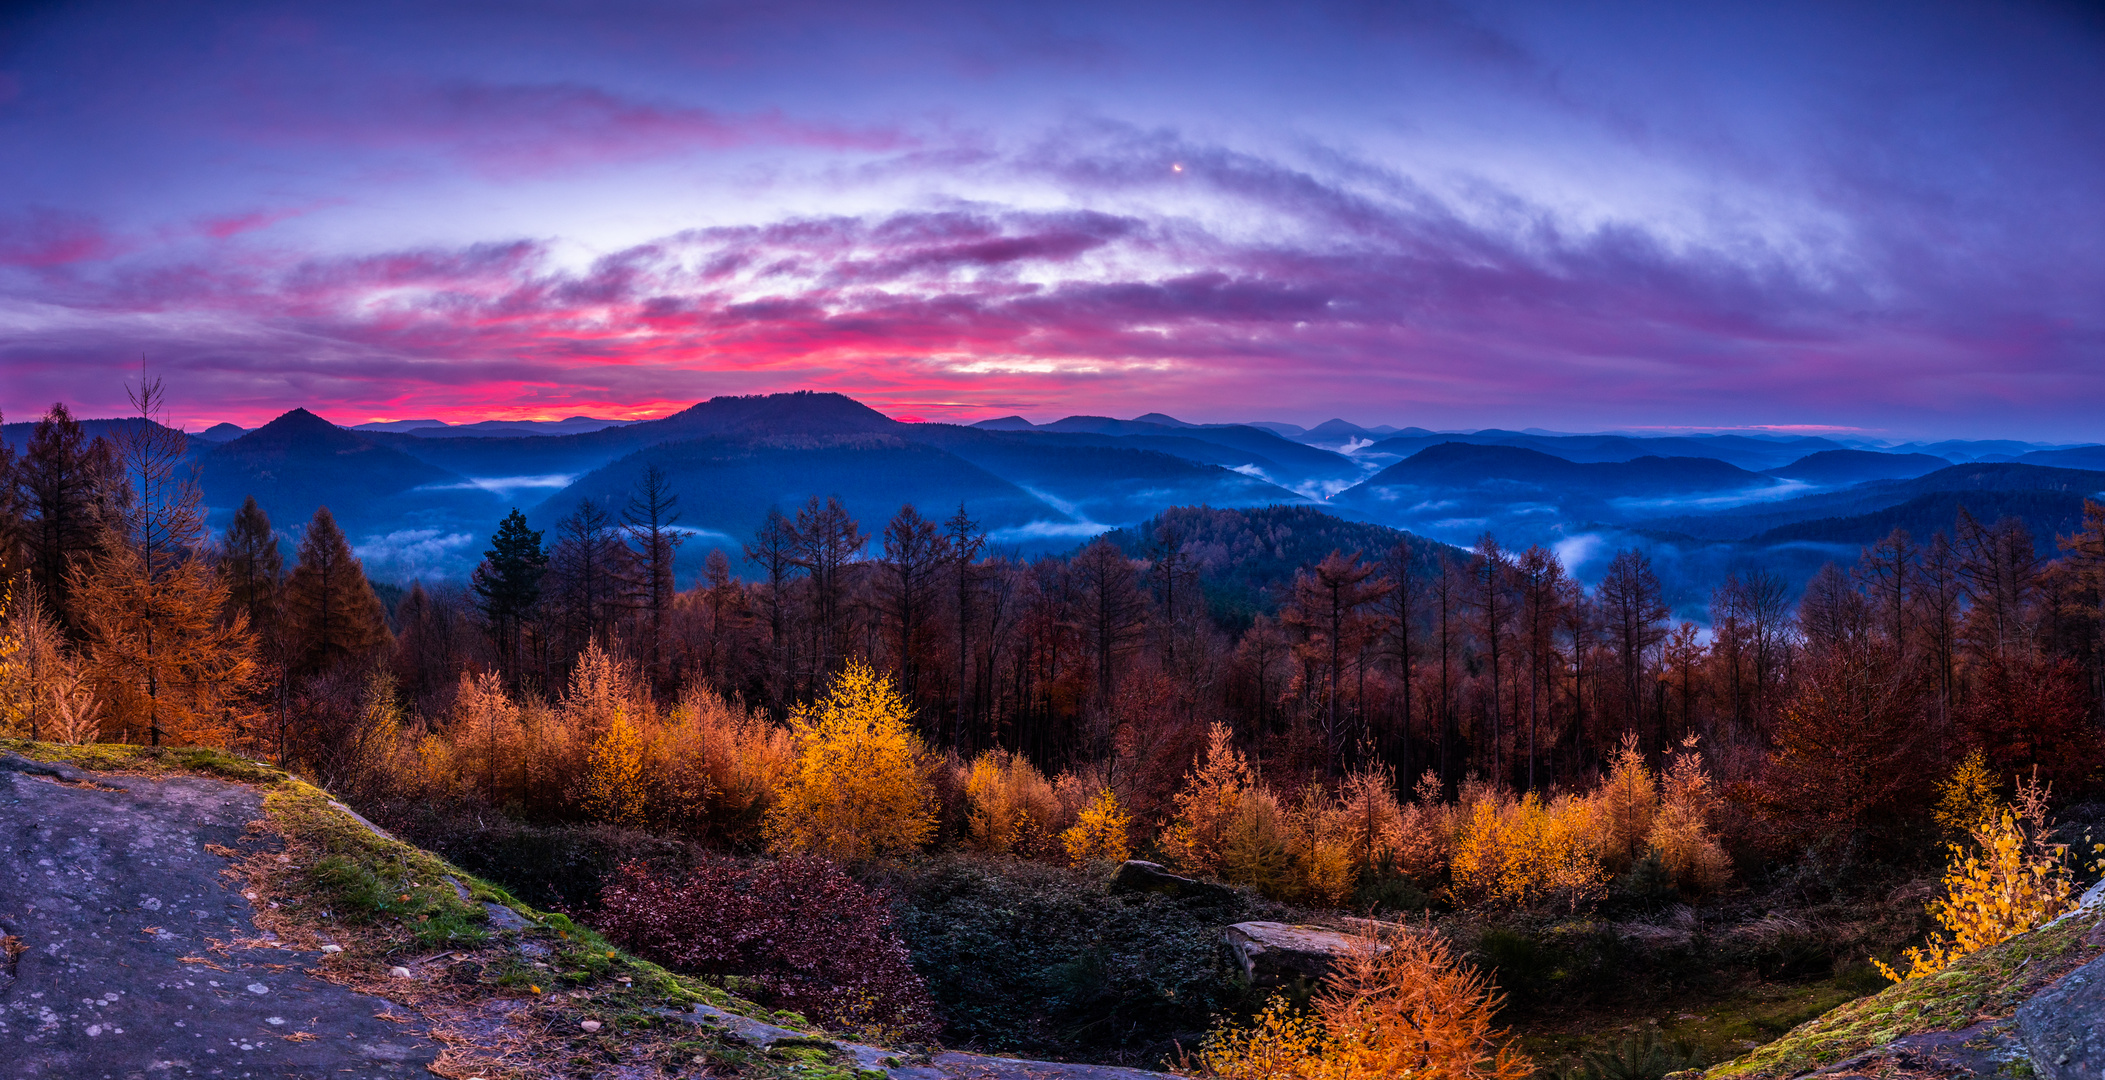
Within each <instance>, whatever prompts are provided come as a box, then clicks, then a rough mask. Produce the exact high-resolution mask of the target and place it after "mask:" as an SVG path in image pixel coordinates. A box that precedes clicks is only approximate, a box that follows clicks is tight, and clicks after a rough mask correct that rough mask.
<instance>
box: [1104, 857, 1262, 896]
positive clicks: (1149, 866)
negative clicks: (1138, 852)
mask: <svg viewBox="0 0 2105 1080" xmlns="http://www.w3.org/2000/svg"><path fill="white" fill-rule="evenodd" d="M1111 891H1112V892H1152V893H1162V894H1164V895H1166V896H1174V897H1177V898H1178V899H1202V900H1228V899H1232V898H1233V897H1234V896H1235V890H1233V889H1231V888H1229V887H1227V886H1226V885H1215V884H1213V883H1212V882H1208V881H1200V880H1198V879H1197V878H1188V877H1184V876H1182V875H1179V874H1172V873H1170V871H1169V868H1168V867H1165V866H1163V865H1162V864H1160V863H1151V862H1148V861H1146V860H1144V859H1127V860H1126V861H1125V862H1124V863H1123V864H1121V865H1120V866H1119V868H1118V873H1117V875H1116V876H1114V877H1113V878H1112V879H1111Z"/></svg>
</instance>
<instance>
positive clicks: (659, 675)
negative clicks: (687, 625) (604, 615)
mask: <svg viewBox="0 0 2105 1080" xmlns="http://www.w3.org/2000/svg"><path fill="white" fill-rule="evenodd" d="M679 502H680V497H679V496H677V495H675V494H673V491H672V481H671V480H670V479H669V478H668V477H667V476H666V475H665V470H663V469H660V468H659V467H658V466H656V465H650V466H647V467H645V468H644V470H643V476H642V477H641V478H640V479H639V480H637V481H636V489H635V491H634V492H633V493H632V494H631V495H630V496H629V504H628V506H627V507H626V508H625V509H624V510H623V511H622V513H621V521H622V529H623V531H624V532H626V533H627V534H628V538H629V543H630V545H631V554H630V558H631V560H632V562H633V564H634V566H635V567H636V574H637V576H638V577H639V578H641V582H640V583H639V586H638V588H637V590H636V592H637V599H638V600H639V601H640V602H641V604H642V606H643V611H644V614H645V617H646V623H645V627H646V629H645V634H646V640H645V643H644V666H645V672H646V675H647V678H648V679H649V681H650V682H651V684H652V685H654V686H655V685H657V684H659V683H662V682H664V681H665V677H666V676H665V648H664V638H665V612H666V611H667V609H668V608H669V607H670V606H671V604H672V597H673V594H674V593H675V592H677V591H678V590H677V589H675V588H674V586H673V579H672V563H673V556H674V555H676V554H677V553H678V552H679V548H680V544H681V543H682V542H684V541H685V540H686V537H685V536H683V535H681V534H680V533H679V532H677V531H675V530H674V528H673V526H674V525H676V524H678V523H679V520H680V511H679Z"/></svg>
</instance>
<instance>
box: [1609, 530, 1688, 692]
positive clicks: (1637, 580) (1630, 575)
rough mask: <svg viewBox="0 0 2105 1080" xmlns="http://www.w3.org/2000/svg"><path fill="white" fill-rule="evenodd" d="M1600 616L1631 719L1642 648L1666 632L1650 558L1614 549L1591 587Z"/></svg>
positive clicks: (1641, 673)
mask: <svg viewBox="0 0 2105 1080" xmlns="http://www.w3.org/2000/svg"><path fill="white" fill-rule="evenodd" d="M1595 596H1596V598H1597V599H1598V601H1599V603H1600V608H1601V616H1602V620H1603V622H1604V623H1605V624H1606V626H1607V631H1608V648H1609V649H1610V651H1612V652H1613V653H1614V654H1615V665H1616V669H1617V671H1618V673H1619V674H1620V675H1621V676H1622V681H1621V684H1620V686H1618V689H1619V690H1620V691H1621V697H1622V700H1623V708H1624V709H1625V710H1626V711H1625V714H1624V715H1625V716H1626V717H1627V718H1628V722H1629V723H1630V724H1633V725H1636V724H1639V723H1641V722H1642V709H1643V705H1644V667H1645V657H1646V654H1647V653H1649V652H1650V651H1651V649H1652V648H1653V647H1654V646H1656V645H1658V644H1659V643H1660V641H1662V640H1664V639H1665V637H1666V618H1667V616H1668V615H1669V614H1671V613H1672V611H1671V609H1669V608H1668V607H1667V605H1666V599H1665V597H1664V595H1663V594H1662V590H1661V588H1660V585H1659V575H1658V574H1656V573H1654V572H1653V571H1652V560H1651V559H1649V558H1647V557H1645V555H1644V554H1643V553H1642V552H1639V551H1636V550H1634V549H1625V550H1623V551H1618V552H1616V553H1615V558H1614V559H1613V560H1612V561H1610V562H1609V564H1608V572H1607V573H1606V574H1604V575H1602V577H1601V584H1600V586H1599V587H1598V588H1597V589H1595Z"/></svg>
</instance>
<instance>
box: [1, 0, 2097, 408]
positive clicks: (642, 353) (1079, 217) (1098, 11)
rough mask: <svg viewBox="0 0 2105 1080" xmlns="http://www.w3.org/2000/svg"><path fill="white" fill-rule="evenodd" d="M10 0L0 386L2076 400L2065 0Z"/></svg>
mask: <svg viewBox="0 0 2105 1080" xmlns="http://www.w3.org/2000/svg"><path fill="white" fill-rule="evenodd" d="M211 7H212V13H211V14H198V13H197V11H196V10H195V8H194V6H191V5H169V4H165V3H142V4H96V3H73V4H48V5H44V6H42V7H40V8H39V7H30V8H28V9H27V10H26V11H25V10H24V9H21V8H12V9H10V10H11V11H14V12H16V13H15V14H9V15H4V16H0V27H4V29H0V148H4V149H0V162H4V168H0V371H4V376H0V408H4V409H5V412H6V415H7V417H8V419H10V420H15V419H27V418H29V417H30V416H32V415H33V414H34V413H36V412H38V411H40V410H41V409H42V408H43V407H44V406H45V405H47V404H48V403H50V402H51V401H53V400H55V399H64V400H66V401H68V402H72V403H74V404H75V405H76V406H77V407H78V408H80V409H81V410H83V411H84V412H86V413H87V414H90V415H102V414H110V413H114V412H118V411H121V406H122V404H123V401H124V389H123V383H124V380H125V379H127V378H132V377H135V376H136V374H137V372H138V367H139V363H140V357H141V356H142V355H143V356H144V357H145V358H146V361H147V363H148V365H149V366H150V368H151V369H152V371H153V372H155V373H157V374H160V375H162V376H164V377H165V378H167V380H168V381H169V382H170V384H171V387H172V389H173V392H174V396H175V399H176V405H177V411H178V418H179V419H182V420H184V421H186V422H187V423H189V424H190V425H191V426H193V427H195V426H198V425H201V424H203V423H208V422H211V421H216V420H221V419H230V420H234V421H237V422H240V423H245V424H253V423H257V422H260V421H261V420H264V419H267V418H268V417H270V416H273V415H275V414H277V413H278V412H281V411H283V410H285V409H287V408H290V407H292V406H295V405H306V406H309V407H312V408H315V409H317V410H318V411H320V412H322V413H323V414H324V415H326V416H329V417H330V418H331V419H334V420H337V421H338V422H342V423H353V422H359V421H365V420H372V419H400V418H409V417H425V416H435V417H441V418H447V419H476V418H481V417H560V416H566V415H570V414H573V413H581V412H582V413H591V414H594V415H624V416H633V415H652V414H657V413H662V412H663V411H664V410H666V409H667V408H670V407H674V406H677V405H684V404H687V403H690V402H692V401H694V400H696V399H699V398H703V397H707V396H710V395H712V394H719V393H733V392H756V391H763V390H786V389H797V388H818V389H837V390H841V391H843V392H846V393H850V394H853V395H855V396H857V397H859V398H862V399H863V400H865V401H868V402H869V403H871V404H872V405H875V406H876V407H878V408H880V409H883V410H885V411H887V412H890V413H892V414H894V415H900V416H907V417H923V418H930V419H963V420H973V419H979V418H983V417H987V416H996V415H1003V414H1006V413H1012V412H1016V413H1022V414H1024V415H1026V416H1028V417H1031V418H1032V419H1037V420H1046V419H1051V418H1054V417H1057V416H1061V415H1066V414H1068V413H1076V412H1087V413H1108V414H1114V415H1120V416H1131V415H1135V414H1137V413H1141V412H1145V411H1148V410H1154V409H1159V410H1162V411H1164V412H1169V413H1171V414H1174V415H1177V416H1180V417H1183V418H1185V419H1189V420H1227V419H1273V420H1289V421H1295V422H1301V423H1313V422H1315V421H1320V420H1323V419H1326V418H1328V417H1331V416H1343V417H1345V418H1346V419H1349V420H1353V421H1356V422H1359V423H1364V424H1375V423H1392V424H1399V425H1402V424H1419V425H1424V426H1428V427H1443V428H1445V427H1479V426H1487V425H1500V426H1510V427H1522V426H1530V425H1534V426H1543V427H1552V428H1559V429H1564V430H1586V429H1596V428H1610V427H1613V428H1642V427H1662V428H1666V427H1704V428H1729V427H1742V426H1750V427H1752V426H1780V427H1808V428H1823V427H1835V428H1853V429H1861V430H1864V431H1866V432H1867V433H1871V434H1875V435H1882V436H1887V437H1893V438H1903V437H1917V436H1962V437H1965V436H1970V437H1987V436H1998V437H2017V438H2025V439H2040V440H2059V441H2079V440H2100V439H2105V425H2101V424H2100V423H2099V420H2098V418H2099V416H2100V415H2101V407H2105V16H2100V15H2099V14H2098V13H2097V9H2095V8H2088V7H2076V6H2065V7H2063V6H2052V5H2037V6H2032V5H2024V4H2015V3H1992V4H1991V3H1983V4H1978V5H1964V4H1934V3H1930V4H1925V3H1906V4H1902V3H1895V4H1889V5H1867V4H1847V3H1834V2H1820V3H1806V4H1790V3H1760V4H1751V3H1750V4H1734V5H1725V4H1709V3H1689V2H1686V0H1683V2H1676V3H1659V4H1653V5H1644V4H1613V5H1609V4H1575V3H1570V2H1555V3H1543V4H1517V3H1516V4H1506V3H1488V4H1475V5H1460V4H1439V3H1423V4H1414V3H1389V4H1366V5H1350V4H1335V5H1311V6H1305V7H1299V8H1289V7H1287V6H1284V5H1278V4H1253V5H1249V6H1247V7H1240V8H1238V7H1236V6H1233V5H1230V4H1225V3H1220V2H1212V3H1195V4H1191V5H1187V6H1167V5H1152V4H1146V3H1134V2H1130V0H1127V2H1119V3H1110V4H1102V5H1078V4H1046V3H1038V4H1028V5H1023V4H1018V5H990V4H986V3H959V4H940V3H924V4H913V5H899V4H890V5H886V4H871V3H867V2H858V3H844V4H839V5H828V4H791V3H757V4H751V5H743V6H730V5H705V4H689V3H673V2H669V0H668V2H661V3H628V2H624V0H594V2H589V3H587V2H580V3H574V4H566V3H538V4H537V3H507V4H484V3H478V4H455V3H448V2H446V0H418V2H414V3H403V4H391V3H385V2H381V3H360V4H343V5H333V6H325V5H314V4H300V5H292V4H288V5H268V4H255V5H241V4H218V5H212V6H211Z"/></svg>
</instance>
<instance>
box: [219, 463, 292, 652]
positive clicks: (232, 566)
mask: <svg viewBox="0 0 2105 1080" xmlns="http://www.w3.org/2000/svg"><path fill="white" fill-rule="evenodd" d="M219 572H220V576H221V577H223V578H225V579H226V583H227V618H228V619H232V618H234V617H235V616H236V615H240V616H243V617H245V618H247V620H248V626H249V630H250V631H252V632H253V633H255V634H256V635H257V636H258V637H259V638H265V639H268V638H270V637H271V636H273V635H274V634H275V633H276V632H277V628H278V621H279V619H278V606H279V603H280V600H281V596H280V594H281V593H282V592H283V590H284V588H285V556H284V555H282V554H280V553H279V551H278V534H277V532H276V530H274V529H272V528H271V526H270V515H269V514H266V513H264V512H263V508H262V507H260V506H257V505H256V497H255V496H254V495H251V496H249V497H248V499H247V501H245V502H243V503H242V504H241V509H239V510H237V511H235V512H234V520H233V522H232V523H231V524H229V525H228V526H227V535H226V538H225V540H224V541H222V542H221V544H220V545H219Z"/></svg>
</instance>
